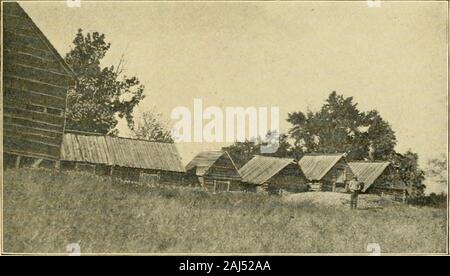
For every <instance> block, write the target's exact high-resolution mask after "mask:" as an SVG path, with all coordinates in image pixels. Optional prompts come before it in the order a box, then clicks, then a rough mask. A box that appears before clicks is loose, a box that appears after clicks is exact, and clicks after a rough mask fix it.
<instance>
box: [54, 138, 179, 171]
mask: <svg viewBox="0 0 450 276" xmlns="http://www.w3.org/2000/svg"><path fill="white" fill-rule="evenodd" d="M61 160H62V161H72V162H88V163H93V164H105V165H110V166H120V167H129V168H139V169H151V170H161V171H173V172H185V170H184V167H183V164H182V163H181V157H180V155H179V154H178V150H177V148H176V146H175V144H173V143H160V142H152V141H146V140H138V139H129V138H121V137H110V136H97V135H80V134H72V133H66V134H64V138H63V145H62V150H61Z"/></svg>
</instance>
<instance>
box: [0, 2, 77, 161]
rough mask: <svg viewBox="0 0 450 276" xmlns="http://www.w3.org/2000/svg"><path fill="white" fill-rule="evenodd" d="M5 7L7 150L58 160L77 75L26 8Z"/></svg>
mask: <svg viewBox="0 0 450 276" xmlns="http://www.w3.org/2000/svg"><path fill="white" fill-rule="evenodd" d="M3 7H4V10H3V16H4V17H3V23H4V24H3V46H4V48H3V58H4V61H3V135H4V152H6V153H13V154H18V155H24V156H31V157H39V158H44V159H52V160H58V159H59V156H60V148H61V143H62V136H63V129H64V123H65V120H64V112H65V104H66V94H67V88H68V86H69V85H70V84H71V82H72V81H73V80H72V76H71V75H69V74H68V73H67V71H66V69H65V68H64V67H63V66H62V65H61V63H60V61H59V60H58V58H57V57H56V56H55V53H54V52H52V50H51V49H50V48H49V47H48V45H47V44H46V42H44V40H45V39H43V38H42V37H41V36H42V33H40V32H38V31H36V30H35V27H33V23H32V22H31V21H30V19H29V18H28V16H27V15H26V14H24V12H23V10H21V8H20V7H19V6H18V5H17V4H16V3H4V5H3Z"/></svg>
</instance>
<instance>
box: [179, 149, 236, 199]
mask: <svg viewBox="0 0 450 276" xmlns="http://www.w3.org/2000/svg"><path fill="white" fill-rule="evenodd" d="M186 174H187V176H188V178H189V179H190V180H191V181H192V182H193V183H195V184H200V186H202V187H204V188H206V189H207V190H208V191H211V192H214V193H215V192H224V191H232V190H239V189H240V188H239V186H240V185H239V184H240V181H241V176H240V175H239V172H238V169H237V168H236V165H235V164H234V161H233V159H232V158H231V157H230V155H229V154H228V152H226V151H204V152H201V153H199V154H197V156H195V157H194V159H192V160H191V162H189V164H187V166H186Z"/></svg>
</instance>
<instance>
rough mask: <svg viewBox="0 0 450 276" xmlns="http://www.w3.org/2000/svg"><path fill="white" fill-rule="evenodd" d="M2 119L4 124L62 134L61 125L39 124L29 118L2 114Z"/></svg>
mask: <svg viewBox="0 0 450 276" xmlns="http://www.w3.org/2000/svg"><path fill="white" fill-rule="evenodd" d="M3 119H4V123H5V124H13V125H22V126H27V127H32V128H37V129H48V130H53V131H59V132H61V133H62V132H63V125H54V124H50V123H47V122H41V121H37V120H32V119H29V118H23V117H16V116H12V115H10V114H3Z"/></svg>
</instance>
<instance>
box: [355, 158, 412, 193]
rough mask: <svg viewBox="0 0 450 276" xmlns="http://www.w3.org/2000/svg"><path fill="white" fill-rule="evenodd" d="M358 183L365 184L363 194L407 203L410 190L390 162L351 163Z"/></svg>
mask: <svg viewBox="0 0 450 276" xmlns="http://www.w3.org/2000/svg"><path fill="white" fill-rule="evenodd" d="M348 165H349V167H350V169H351V170H352V172H353V173H354V174H355V176H356V177H357V179H358V181H361V182H362V183H364V188H363V190H362V192H363V193H370V194H378V195H381V196H387V197H391V198H392V199H394V200H397V201H406V199H407V197H408V196H409V194H410V188H409V187H408V186H407V185H406V183H404V182H403V181H402V180H401V179H400V178H399V177H398V176H397V172H396V171H395V169H394V167H393V166H392V164H391V163H390V162H349V163H348Z"/></svg>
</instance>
